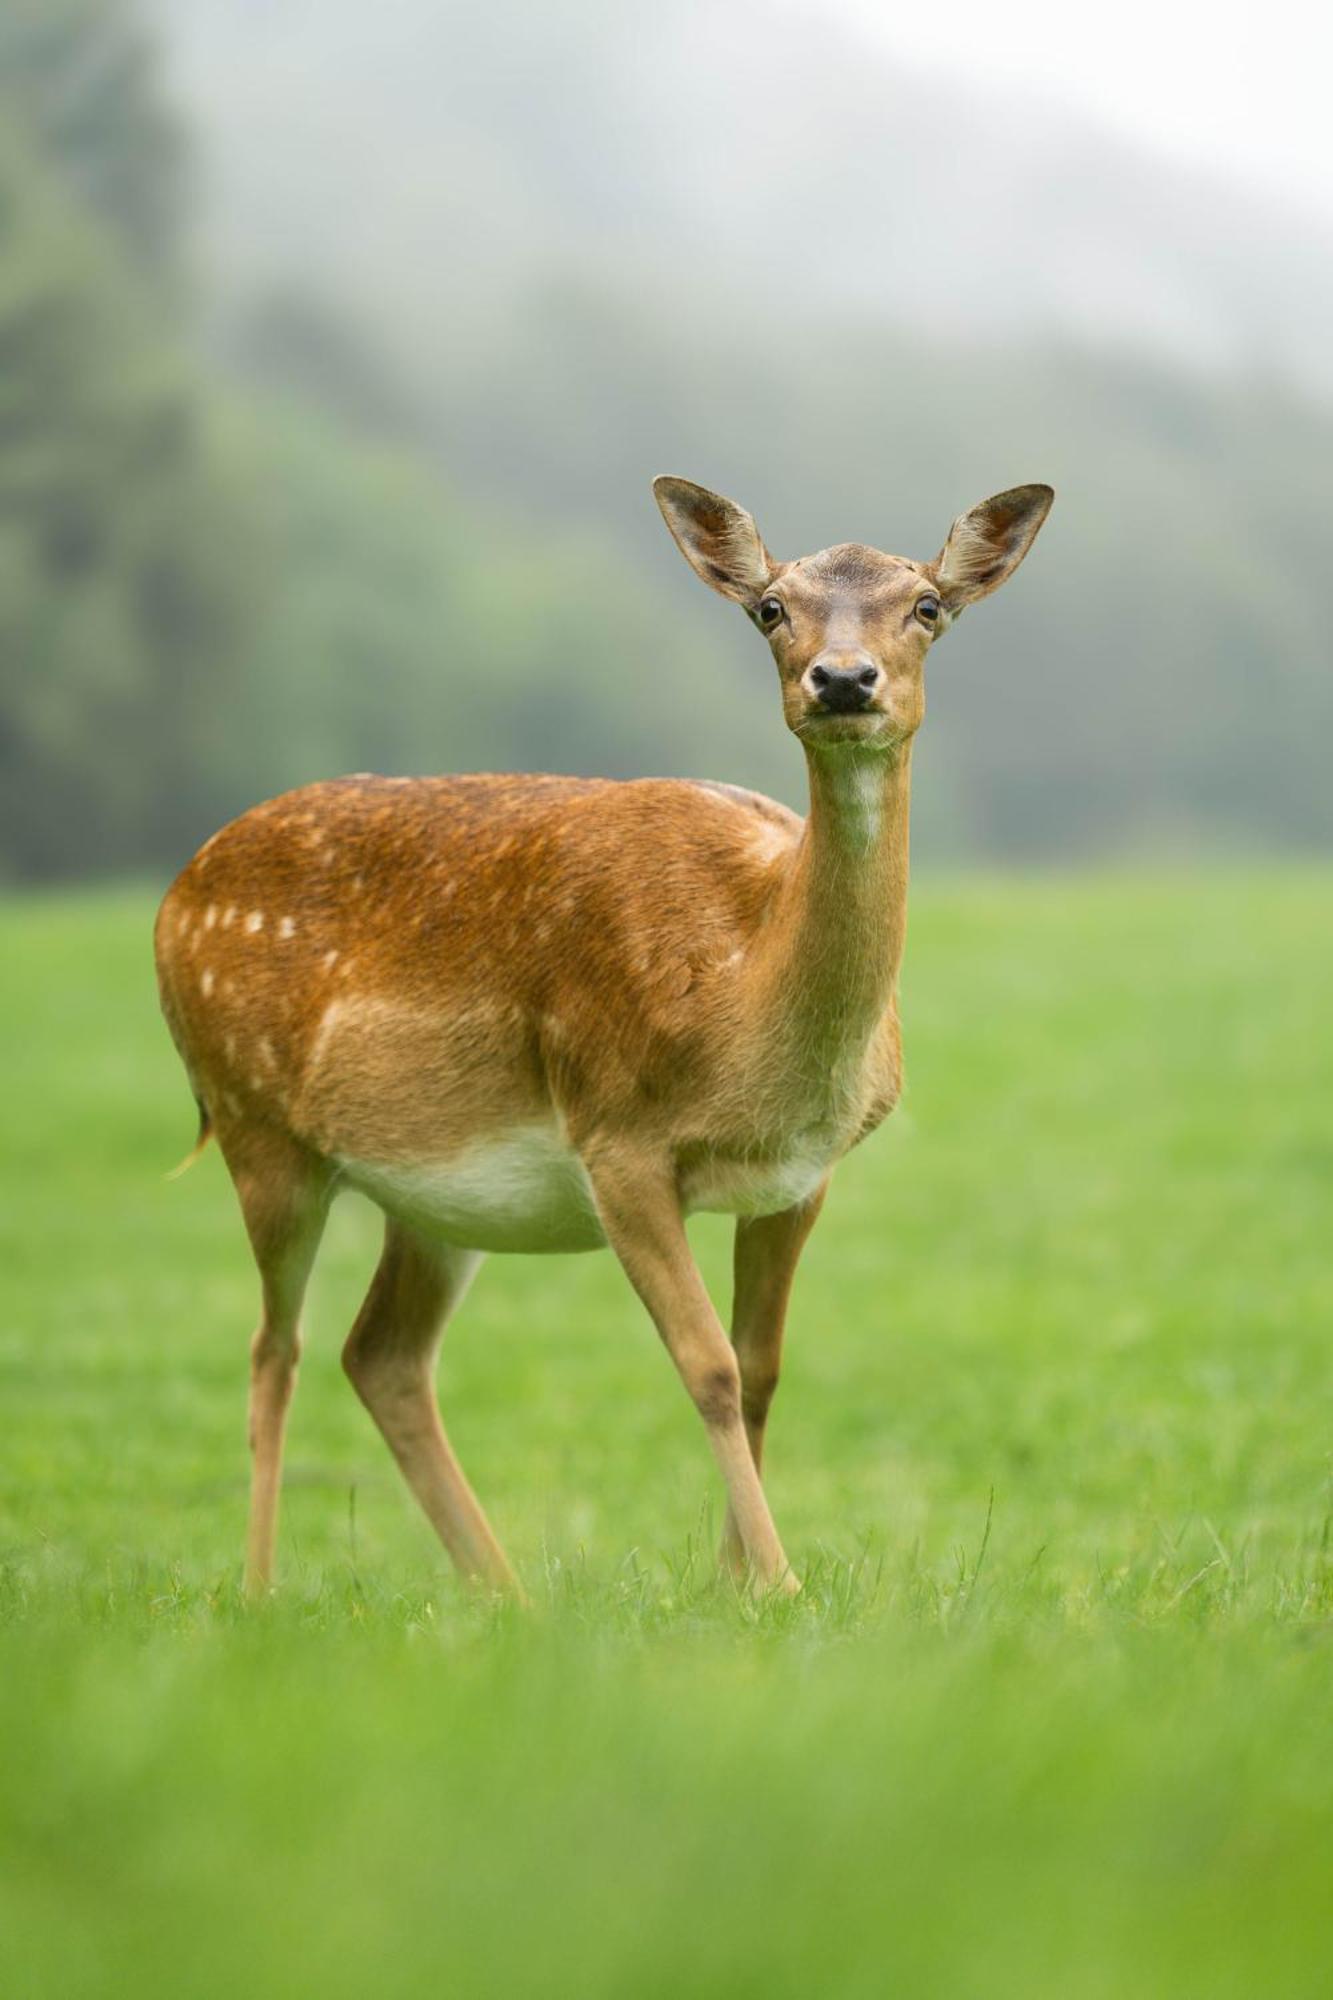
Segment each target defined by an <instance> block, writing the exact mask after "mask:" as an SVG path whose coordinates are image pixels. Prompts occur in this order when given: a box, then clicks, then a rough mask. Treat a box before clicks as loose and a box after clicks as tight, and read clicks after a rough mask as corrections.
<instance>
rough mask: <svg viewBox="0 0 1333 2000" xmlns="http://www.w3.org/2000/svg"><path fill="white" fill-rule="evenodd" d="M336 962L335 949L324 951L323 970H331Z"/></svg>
mask: <svg viewBox="0 0 1333 2000" xmlns="http://www.w3.org/2000/svg"><path fill="white" fill-rule="evenodd" d="M337 963H338V954H337V952H336V951H326V952H325V954H324V970H325V971H326V972H331V971H332V970H333V968H334V966H335V965H336V964H337Z"/></svg>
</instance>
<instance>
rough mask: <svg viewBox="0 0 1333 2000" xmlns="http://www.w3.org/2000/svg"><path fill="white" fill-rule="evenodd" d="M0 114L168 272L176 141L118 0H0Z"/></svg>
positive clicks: (178, 188)
mask: <svg viewBox="0 0 1333 2000" xmlns="http://www.w3.org/2000/svg"><path fill="white" fill-rule="evenodd" d="M0 117H3V120H4V123H5V124H6V125H8V126H9V127H10V128H11V129H14V128H17V129H18V130H19V131H22V132H25V133H27V134H28V136H29V138H30V141H31V143H32V145H33V148H34V151H35V152H37V153H38V154H39V155H40V156H41V157H42V159H43V160H44V161H45V162H46V164H47V165H48V167H50V168H51V169H52V170H53V171H54V172H55V173H56V174H57V176H58V178H59V179H60V180H61V181H63V183H64V184H65V187H66V189H67V191H68V192H69V193H70V194H71V195H72V196H73V197H74V199H75V200H76V201H77V202H78V203H80V204H82V205H85V206H86V207H87V208H89V209H90V210H91V211H92V212H93V213H94V214H95V215H96V216H98V217H100V218H101V220H102V221H103V222H104V223H106V224H107V226H108V228H109V229H110V230H111V232H112V233H113V235H114V236H115V238H116V239H117V241H118V242H119V244H120V245H121V247H122V248H123V249H125V250H126V251H127V252H128V253H129V254H130V256H131V257H132V259H133V260H134V262H135V263H136V264H137V265H138V266H139V267H140V268H141V269H144V270H146V271H149V272H152V273H154V274H157V275H164V274H167V273H169V272H170V271H171V269H172V267H173V265H174V263H175V259H176V252H177V248H178V241H179V235H180V224H181V218H182V213H183V207H184V200H183V196H184V182H183V167H184V145H183V139H182V134H181V130H180V127H179V124H178V122H177V120H176V118H175V117H174V116H173V115H172V113H171V112H170V111H169V110H168V108H167V105H166V103H165V100H164V99H163V97H162V95H161V92H160V91H159V89H158V85H157V74H156V65H155V61H154V51H153V47H152V44H151V42H150V40H149V37H148V35H147V34H146V32H145V30H144V28H143V26H142V25H141V24H140V22H139V20H138V17H137V14H136V13H135V12H134V11H133V10H132V8H130V7H129V6H127V5H126V4H124V0H2V3H0Z"/></svg>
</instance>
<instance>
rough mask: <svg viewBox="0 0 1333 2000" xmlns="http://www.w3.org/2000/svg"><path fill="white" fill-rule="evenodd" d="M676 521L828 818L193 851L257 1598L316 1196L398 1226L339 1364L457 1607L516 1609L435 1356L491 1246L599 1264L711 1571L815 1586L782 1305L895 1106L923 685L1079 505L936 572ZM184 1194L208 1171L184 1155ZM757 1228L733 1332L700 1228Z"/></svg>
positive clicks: (176, 961)
mask: <svg viewBox="0 0 1333 2000" xmlns="http://www.w3.org/2000/svg"><path fill="white" fill-rule="evenodd" d="M653 491H654V494H655V496H656V499H657V503H658V506H659V507H660V509H661V512H662V515H663V517H664V519H665V521H666V525H667V527H668V529H669V530H670V532H671V535H672V536H673V538H674V540H675V542H676V544H677V546H678V547H679V549H680V551H681V553H682V554H683V555H684V557H685V560H686V561H687V562H688V563H689V564H690V566H691V568H692V569H694V571H695V572H696V573H697V574H698V576H699V577H700V578H701V579H702V580H703V582H704V583H706V584H708V585H709V586H710V588H711V589H713V590H714V591H716V592H718V593H719V594H720V595H721V596H722V597H725V598H728V599H730V600H731V601H733V602H734V603H736V604H738V605H740V607H741V608H742V610H743V611H744V613H745V615H746V617H747V618H748V619H749V621H750V623H751V624H752V625H753V626H754V627H755V628H756V629H757V630H758V632H759V633H760V634H761V635H762V636H763V638H764V639H765V640H766V641H767V644H768V646H769V649H770V652H771V655H772V659H773V662H774V665H775V666H776V669H777V676H778V683H779V687H780V691H781V698H782V709H783V715H784V718H785V721H786V724H787V727H788V729H789V730H790V731H791V733H792V734H793V735H794V736H795V737H796V739H797V741H798V743H799V744H800V746H801V749H802V751H803V752H804V755H805V763H806V771H807V777H808V784H809V812H808V814H807V816H806V817H805V818H804V819H803V818H802V817H801V816H800V815H799V814H797V813H795V812H793V811H792V810H790V809H789V808H788V807H786V806H783V805H780V804H777V803H775V802H774V801H773V800H772V799H769V798H765V797H763V796H761V795H759V794H757V793H754V792H751V791H747V790H745V789H743V788H740V787H736V786H733V785H729V784H724V783H714V782H704V781H694V780H685V779H678V778H651V779H650V778H635V779H623V780H611V779H603V778H583V777H565V776H538V775H513V776H501V775H489V774H487V775H481V774H477V775H460V776H437V777H422V778H404V777H375V776H369V775H361V776H355V777H348V778H339V779H333V780H330V781H327V782H321V783H316V784H311V785H307V786H305V787H303V788H302V789H300V790H297V791H292V792H288V793H286V794H285V795H284V796H282V797H280V798H277V799H273V800H271V801H269V802H268V803H266V804H262V805H258V806H256V807H254V808H253V809H251V810H250V811H248V812H246V813H244V814H243V815H242V816H241V817H240V818H239V819H236V820H234V821H233V822H232V823H231V824H230V825H228V826H226V827H224V828H223V829H222V830H221V831H220V832H219V833H216V834H214V835H213V837H212V838H211V839H210V840H208V841H207V842H205V844H204V846H203V847H202V848H201V849H200V850H199V852H198V853H197V854H196V855H195V857H194V859H193V860H192V861H190V862H189V864H188V865H187V866H186V867H185V869H184V870H183V871H182V873H181V874H180V875H179V876H178V877H177V878H176V880H175V881H174V882H173V884H172V886H171V887H170V889H169V890H168V892H167V894H166V896H165V898H164V900H163V902H162V905H161V908H160V911H159V913H158V918H157V923H156V928H155V948H156V962H157V973H158V983H159V990H160V995H161V1003H162V1009H163V1013H164V1015H165V1018H166V1022H167V1026H168V1028H169V1031H170V1033H171V1036H172V1039H173V1040H174V1042H175V1045H176V1048H177V1051H178V1052H179V1055H180V1057H181V1059H182V1062H183V1064H184V1067H185V1071H186V1075H187V1078H188V1081H189V1084H190V1087H191V1089H192V1091H193V1093H194V1097H195V1101H196V1104H197V1107H198V1111H199V1120H200V1123H199V1136H198V1142H197V1145H196V1147H195V1152H194V1153H193V1154H191V1155H190V1160H193V1158H194V1157H196V1156H197V1154H198V1153H199V1151H201V1150H202V1148H203V1147H204V1145H205V1144H206V1143H207V1141H208V1140H209V1138H210V1137H214V1136H215V1137H216V1140H217V1143H218V1146H219V1148H220V1150H221V1153H222V1157H223V1160H224V1161H225V1164H226V1167H227V1169H228V1172H229V1174H230V1176H231V1179H232V1181H233V1183H234V1186H235V1191H236V1195H237V1198H238V1201H239V1205H240V1209H241V1215H242V1218H243V1221H244V1225H245V1229H246V1232H247V1234H248V1237H249V1242H250V1247H251V1250H252V1252H253V1256H254V1260H255V1263H256V1265H257V1267H258V1274H259V1284H260V1294H261V1312H260V1319H259V1325H258V1330H257V1331H256V1333H255V1334H254V1337H253V1340H252V1343H251V1349H250V1393H249V1444H250V1452H251V1486H250V1512H249V1527H248V1534H247V1544H246V1560H245V1585H246V1589H247V1591H248V1592H249V1594H250V1595H252V1596H258V1597H263V1596H265V1595H266V1594H267V1593H268V1592H269V1590H270V1588H271V1583H272V1576H273V1563H274V1552H275V1543H276V1535H277V1521H278V1504H279V1491H280V1483H281V1471H282V1455H283V1442H284V1435H285V1431H286V1425H287V1417H288V1411H289V1407H290V1404H291V1399H292V1393H293V1388H294V1385H295V1380H296V1373H297V1364H298V1360H299V1357H300V1352H301V1332H300V1323H301V1311H302V1303H303V1298H304V1294H305V1291H306V1286H307V1280H308V1278H309V1276H310V1272H311V1268H312V1265H313V1262H314V1258H315V1254H316V1251H317V1249H318V1246H319V1243H320V1238H321V1234H322V1232H323V1229H324V1225H325V1221H326V1218H327V1216H328V1213H329V1209H330V1205H331V1203H332V1201H333V1198H334V1197H335V1195H336V1194H337V1193H339V1192H340V1191H341V1190H344V1189H352V1190H355V1191H358V1192H359V1193H361V1194H363V1195H366V1196H368V1197H369V1198H370V1200H371V1201H372V1202H373V1203H375V1204H376V1205H377V1206H378V1207H379V1208H380V1209H381V1210H382V1212H383V1216H384V1241H383V1252H382V1255H381V1257H380V1261H379V1264H378V1267H377V1269H376V1271H375V1274H374V1278H373V1280H372V1283H371V1286H370V1290H369V1293H368V1295H367V1297H366V1299H365V1302H364V1304H363V1305H362V1307H361V1309H360V1312H359V1314H358V1316H357V1318H356V1321H355V1323H354V1325H353V1327H352V1330H351V1333H350V1335H349V1337H348V1339H347V1342H346V1345H345V1347H344V1349H343V1356H342V1359H343V1365H344V1368H345V1370H346V1373H347V1375H348V1376H349V1378H350V1380H351V1382H352V1385H353V1387H354V1388H355V1390H356V1392H357V1394H358V1395H359V1396H360V1398H361V1400H362V1402H363V1403H364V1404H365V1406H366V1408H367V1410H368V1411H369V1413H370V1416H371V1418H372V1419H373V1420H374V1423H375V1424H376V1426H377V1427H378V1429H379V1431H380V1432H381V1433H382V1435H383V1437H384V1440H385V1442H386V1443H387V1445H388V1447H389V1450H390V1451H391V1453H392V1454H393V1457H394V1458H395V1459H396V1461H397V1464H398V1467H399V1468H400V1470H401V1472H402V1475H403V1477H404V1478H405V1480H406V1483H407V1485H408V1487H409V1488H410V1489H411V1492H412V1493H413V1494H414V1495H415V1497H416V1499H417V1501H418V1502H419V1503H420V1505H421V1507H422V1509H423V1510H424V1512H425V1514H426V1517H427V1519H428V1520H429V1522H430V1523H431V1525H432V1526H433V1528H434V1530H435V1532H436V1533H437V1535H438V1536H439V1539H440V1541H441V1542H442V1543H443V1545H444V1547H445V1549H446V1550H447V1551H448V1554H449V1556H450V1557H451V1558H452V1559H453V1562H454V1563H455V1565H456V1566H457V1568H458V1570H459V1571H460V1573H461V1575H462V1576H463V1578H465V1579H466V1580H468V1581H469V1582H471V1583H473V1584H475V1585H477V1586H479V1587H481V1588H482V1589H483V1590H491V1591H495V1592H498V1593H511V1592H512V1593H515V1594H518V1595H520V1596H521V1595H522V1592H521V1586H520V1585H519V1584H518V1581H517V1579H516V1577H515V1574H514V1571H513V1570H512V1568H511V1566H510V1564H509V1561H508V1559H507V1557H506V1556H505V1554H504V1552H503V1550H502V1549H501V1547H500V1545H499V1543H498V1542H497V1540H496V1537H495V1535H494V1533H493V1532H492V1530H491V1527H490V1524H489V1522H488V1521H487V1518H486V1515H485V1513H484V1512H483V1510H482V1507H481V1505H480V1503H479V1501H478V1500H477V1498H476V1495H475V1494H474V1492H473V1490H472V1487H471V1486H470V1484H469V1482H468V1480H467V1477H466V1475H465V1473H464V1471H463V1469H462V1467H461V1465H460V1464H459V1461H458V1459H457V1458H456V1456H455V1454H454V1452H453V1450H452V1448H451V1446H450V1444H449V1440H448V1438H447V1436H446V1433H445V1431H444V1428H443V1426H442V1423H441V1418H440V1412H439V1406H438V1401H437V1397H436V1392H435V1381H434V1377H435V1364H436V1359H437V1355H438V1351H439V1347H440V1342H441V1338H442V1335H443V1331H444V1327H445V1324H446V1322H447V1321H448V1319H449V1318H450V1316H451V1315H452V1314H453V1313H454V1312H455V1311H456V1309H457V1307H458V1306H459V1303H460V1302H461V1300H462V1298H463V1295H464V1293H465V1292H466V1290H467V1288H468V1285H469V1283H470V1282H471V1280H472V1277H473V1275H474V1273H475V1271H476V1269H477V1266H478V1264H479V1263H480V1262H481V1260H482V1258H483V1257H484V1256H485V1255H486V1254H487V1253H488V1252H494V1253H505V1252H515V1253H547V1252H557V1251H584V1250H592V1249H598V1248H603V1247H608V1246H609V1248H610V1249H611V1250H612V1251H613V1252H614V1253H615V1255H616V1256H617V1258H618V1259H619V1261H620V1263H621V1265H622V1266H623V1269H624V1271H625V1273H626V1275H627V1277H628V1279H629V1282H630V1284H631V1286H632V1287H633V1289H634V1291H635V1292H637V1294H638V1296H639V1299H640V1300H641V1301H642V1303H643V1306H644V1307H645V1308H646V1310H647V1313H648V1315H649V1317H650V1318H651V1320H652V1323H653V1325H654V1326H655V1327H656V1329H657V1332H658V1334H659V1335H660V1337H661V1340H662V1343H663V1345H664V1346H665V1347H666V1349H667V1352H668V1354H669V1356H670V1358H671V1360H672V1362H673V1363H674V1364H675V1367H676V1370H677V1372H678V1373H679V1376H680V1378H681V1381H682V1383H683V1385H684V1387H685V1390H686V1391H687V1392H688V1394H689V1396H690V1398H691V1399H692V1400H693V1403H694V1405H695V1408H696V1409H697V1411H698V1413H699V1416H700V1418H701V1419H702V1421H703V1425H704V1429H705V1432H706V1435H707V1439H708V1443H709V1445H710V1446H711V1449H712V1453H713V1456H714V1458H715V1460H716V1464H717V1468H718V1470H719V1471H720V1474H721V1478H722V1482H723V1486H724V1488H725V1495H726V1516H725V1525H724V1528H723V1533H722V1546H721V1550H720V1563H721V1565H722V1569H723V1573H724V1574H730V1575H731V1576H732V1577H734V1578H735V1580H736V1582H737V1584H738V1585H747V1586H748V1587H750V1588H752V1589H754V1590H756V1591H759V1592H773V1593H790V1592H793V1591H795V1590H798V1589H799V1587H800V1586H799V1582H798V1580H797V1578H796V1576H795V1574H794V1572H793V1570H792V1568H791V1566H790V1564H789V1563H788V1560H787V1557H786V1555H785V1553H784V1551H783V1547H782V1543H781V1541H780V1540H779V1537H778V1532H777V1528H776V1527H775V1525H774V1521H773V1517H772V1514H771V1512H770V1510H769V1506H768V1502H767V1499H766V1496H765V1493H764V1488H763V1484H762V1481H761V1468H762V1465H763V1452H764V1435H765V1429H766V1426H767V1422H768V1417H769V1411H770V1406H771V1404H772V1400H773V1395H774V1391H775V1389H776V1387H777V1383H778V1374H779V1366H780V1361H781V1356H782V1347H783V1337H784V1326H785V1321H786V1317H787V1307H788V1300H789V1296H790V1293H791V1289H792V1283H793V1279H794V1277H795V1273H796V1268H797V1262H798V1259H799V1258H800V1255H801V1252H802V1249H803V1248H804V1246H805V1243H806V1241H807V1239H808V1237H809V1235H810V1232H811V1230H812V1228H813V1227H814V1224H815V1222H816V1220H817V1218H818V1216H819V1213H820V1210H821V1207H822V1206H823V1203H824V1199H825V1195H826V1192H827V1189H828V1185H829V1180H830V1176H831V1174H832V1171H833V1169H834V1167H835V1166H836V1165H837V1163H838V1161H839V1160H840V1159H841V1158H842V1157H843V1156H844V1154H846V1153H847V1152H849V1151H850V1149H851V1148H852V1147H853V1146H855V1145H857V1144H858V1143H859V1142H860V1141H861V1140H862V1139H864V1138H865V1137H866V1136H867V1135H868V1134H869V1133H871V1132H872V1131H874V1130H875V1128H876V1127H877V1126H878V1125H879V1124H880V1123H881V1122H882V1120H883V1119H884V1118H885V1117H886V1116H887V1115H888V1114H889V1113H890V1112H891V1111H892V1110H893V1108H894V1105H895V1104H896V1103H897V1101H898V1098H899V1095H900V1092H901V1089H902V1076H903V1071H902V1037H901V1030H900V1023H899V1006H898V991H899V973H900V967H901V964H902V957H903V946H904V937H905V926H906V910H907V884H908V819H909V801H910V791H911V769H912V748H913V741H914V738H915V736H916V733H917V730H918V728H919V727H920V724H921V721H922V718H923V715H924V709H925V694H924V668H925V661H926V656H927V654H928V653H929V652H930V650H931V648H932V647H933V646H934V645H935V643H936V642H937V641H938V640H939V639H940V638H941V637H942V636H943V634H944V633H945V632H946V631H947V630H948V629H949V627H950V625H951V624H952V623H953V622H954V620H955V619H957V618H958V617H959V616H960V615H961V613H962V612H963V611H964V610H965V609H966V607H967V606H968V605H970V604H972V603H973V602H975V601H976V600H978V599H980V598H983V597H986V596H988V595H989V594H990V593H991V592H992V591H994V590H996V589H998V588H999V586H1000V585H1001V584H1002V583H1004V582H1005V581H1006V579H1007V578H1008V577H1010V576H1011V575H1012V574H1013V572H1014V571H1015V570H1016V569H1017V568H1018V566H1019V564H1020V563H1021V562H1022V561H1023V559H1024V557H1025V556H1026V555H1027V552H1028V550H1029V549H1030V547H1031V546H1032V543H1033V541H1034V539H1035V537H1036V535H1037V533H1038V531H1039V529H1040V528H1041V525H1042V523H1043V521H1044V520H1045V518H1046V515H1047V513H1048V511H1049V509H1050V506H1051V503H1052V500H1053V498H1054V495H1053V492H1052V489H1051V488H1050V487H1049V486H1045V485H1026V486H1017V487H1014V488H1012V489H1010V490H1008V491H1006V492H1003V493H999V494H996V495H995V496H993V497H992V498H991V499H989V500H985V501H983V502H982V503H981V504H980V505H979V506H977V507H974V508H972V510H971V511H970V512H969V513H966V514H963V515H960V516H959V517H958V519H957V520H955V522H954V523H953V526H952V528H951V530H950V532H949V534H948V536H947V538H946V540H945V542H944V546H943V547H942V549H941V550H940V552H939V554H938V555H937V556H936V557H935V558H934V559H933V560H931V561H924V562H923V561H916V560H913V559H911V558H908V557H904V556H894V555H886V554H884V553H882V552H881V551H879V550H877V549H874V548H871V547H868V546H866V545H864V544H861V543H855V542H843V543H839V544H837V545H836V546H834V547H831V548H826V549H823V550H820V551H819V552H818V553H816V554H814V555H810V556H804V557H801V558H799V559H798V560H796V561H791V562H786V561H777V560H775V559H774V557H773V556H771V555H770V554H769V552H768V550H767V548H766V547H765V545H764V542H763V540H762V538H761V536H760V534H759V530H758V528H757V527H756V525H755V522H754V520H753V518H752V517H751V515H750V514H748V513H747V512H746V511H745V509H744V508H742V507H740V506H738V505H737V504H736V503H735V502H734V501H731V500H728V499H725V498H723V497H722V496H721V495H720V494H717V493H714V492H711V491H709V490H708V489H707V488H706V487H702V486H698V485H696V484H694V483H693V482H692V481H690V480H687V479H681V478H676V477H673V476H666V475H664V476H662V477H660V478H658V479H657V480H655V481H654V483H653ZM184 1164H189V1161H187V1162H185V1163H184ZM699 1210H709V1211H717V1212H722V1213H724V1214H729V1215H733V1216H734V1217H735V1218H736V1223H735V1242H734V1261H733V1273H734V1282H733V1297H732V1310H731V1326H730V1337H728V1334H727V1332H726V1331H725V1330H724V1327H723V1324H722V1321H721V1319H720V1317H719V1315H718V1313H717V1311H716V1309H715V1307H714V1305H713V1303H712V1300H711V1297H710V1295H709V1292H708V1290H707V1288H706V1286H705V1284H704V1281H703V1278H702V1276H701V1274H700V1271H699V1268H698V1266H697V1264H696V1262H695V1259H694V1256H693V1254H692V1252H691V1248H690V1244H689V1241H688V1238H687V1234H686V1219H687V1217H688V1216H689V1215H690V1214H691V1213H693V1212H695V1211H699Z"/></svg>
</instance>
